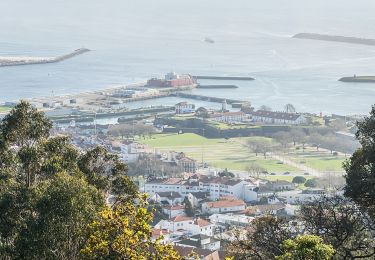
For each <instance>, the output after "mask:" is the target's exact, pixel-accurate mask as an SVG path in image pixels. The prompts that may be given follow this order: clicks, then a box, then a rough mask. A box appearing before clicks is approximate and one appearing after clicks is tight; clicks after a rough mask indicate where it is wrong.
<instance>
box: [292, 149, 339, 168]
mask: <svg viewBox="0 0 375 260" xmlns="http://www.w3.org/2000/svg"><path fill="white" fill-rule="evenodd" d="M288 157H290V159H292V160H293V161H295V162H298V163H301V164H304V165H306V166H308V167H310V168H313V169H316V170H318V171H327V172H328V171H336V172H338V171H344V169H343V168H342V163H343V162H344V161H345V159H346V158H345V157H344V156H342V155H338V156H333V155H331V154H330V153H329V152H327V151H317V150H316V149H315V148H313V147H307V149H306V150H305V152H302V151H297V152H294V153H292V154H290V155H288Z"/></svg>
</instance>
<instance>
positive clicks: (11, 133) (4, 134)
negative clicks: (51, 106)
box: [0, 101, 52, 187]
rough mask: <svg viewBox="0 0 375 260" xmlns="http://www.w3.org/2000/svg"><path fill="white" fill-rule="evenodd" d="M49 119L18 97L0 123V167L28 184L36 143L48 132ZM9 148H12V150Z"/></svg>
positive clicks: (32, 176)
mask: <svg viewBox="0 0 375 260" xmlns="http://www.w3.org/2000/svg"><path fill="white" fill-rule="evenodd" d="M51 127H52V124H51V122H50V121H49V120H48V119H47V118H45V117H44V114H43V113H42V112H38V111H37V110H36V109H35V108H33V107H32V106H31V105H30V104H29V103H28V102H25V101H21V102H20V103H19V104H18V105H16V106H15V107H14V109H12V110H11V111H10V113H9V114H8V115H6V116H5V118H4V119H3V120H2V122H1V124H0V155H2V158H1V159H0V167H1V168H0V170H1V172H3V171H4V172H6V173H7V174H8V177H9V174H10V175H15V174H16V175H17V178H18V179H19V180H22V181H23V182H25V183H26V185H27V186H28V187H30V186H32V185H33V183H34V182H35V179H36V174H37V173H36V170H37V167H38V164H37V163H36V157H37V156H38V149H37V147H36V146H37V145H38V144H39V142H41V141H43V140H45V139H46V138H47V137H48V136H49V131H50V129H51ZM11 150H14V152H12V151H11Z"/></svg>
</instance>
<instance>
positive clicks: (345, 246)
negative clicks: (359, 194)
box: [300, 196, 375, 259]
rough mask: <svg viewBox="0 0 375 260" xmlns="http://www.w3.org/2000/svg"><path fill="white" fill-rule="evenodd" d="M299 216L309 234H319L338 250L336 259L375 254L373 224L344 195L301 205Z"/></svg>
mask: <svg viewBox="0 0 375 260" xmlns="http://www.w3.org/2000/svg"><path fill="white" fill-rule="evenodd" d="M300 219H301V221H303V224H304V226H305V229H306V231H307V233H309V234H312V235H318V236H320V237H321V238H322V239H323V240H324V242H325V243H328V244H330V245H332V246H333V247H334V248H335V249H336V253H335V258H336V259H370V258H373V257H374V256H375V236H374V235H373V232H372V230H374V229H375V226H374V223H372V222H371V221H370V220H369V219H368V217H367V215H366V214H365V213H363V212H361V211H360V210H359V209H358V206H357V205H355V204H354V203H353V202H352V201H351V200H349V199H347V198H345V197H341V196H333V197H331V196H330V197H323V198H321V199H319V200H316V201H313V202H309V203H306V204H304V205H302V206H301V209H300Z"/></svg>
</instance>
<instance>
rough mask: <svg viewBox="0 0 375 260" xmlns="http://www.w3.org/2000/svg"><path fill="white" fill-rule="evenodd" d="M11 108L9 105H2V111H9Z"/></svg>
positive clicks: (0, 108) (0, 107) (0, 109)
mask: <svg viewBox="0 0 375 260" xmlns="http://www.w3.org/2000/svg"><path fill="white" fill-rule="evenodd" d="M9 110H11V108H10V107H7V106H0V112H8V111H9Z"/></svg>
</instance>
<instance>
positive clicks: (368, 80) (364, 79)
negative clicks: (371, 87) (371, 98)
mask: <svg viewBox="0 0 375 260" xmlns="http://www.w3.org/2000/svg"><path fill="white" fill-rule="evenodd" d="M339 81H342V82H360V83H361V82H362V83H375V76H354V77H343V78H341V79H339Z"/></svg>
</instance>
